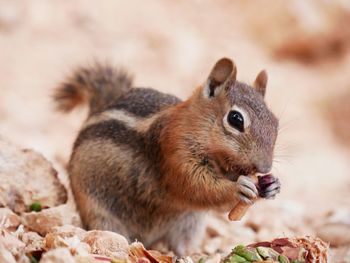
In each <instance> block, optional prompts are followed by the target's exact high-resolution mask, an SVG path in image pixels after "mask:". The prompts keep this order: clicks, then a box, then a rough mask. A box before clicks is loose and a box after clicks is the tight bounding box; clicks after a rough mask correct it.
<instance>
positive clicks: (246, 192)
mask: <svg viewBox="0 0 350 263" xmlns="http://www.w3.org/2000/svg"><path fill="white" fill-rule="evenodd" d="M237 188H238V192H237V194H238V198H239V199H240V200H241V201H243V202H245V203H247V204H253V203H254V200H255V199H257V197H258V195H259V192H258V189H257V188H256V186H255V182H254V180H253V179H252V178H250V177H248V176H244V175H241V176H240V177H238V180H237Z"/></svg>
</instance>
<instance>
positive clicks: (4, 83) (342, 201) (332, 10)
mask: <svg viewBox="0 0 350 263" xmlns="http://www.w3.org/2000/svg"><path fill="white" fill-rule="evenodd" d="M349 14H350V6H349V4H348V3H347V1H340V0H339V1H325V0H324V1H316V0H315V1H307V2H306V1H297V0H292V1H288V2H285V1H282V0H277V1H273V5H272V2H270V5H268V4H266V2H265V1H243V0H242V1H234V2H233V1H224V0H220V1H215V2H214V1H205V0H204V1H176V2H170V1H145V2H142V3H141V2H138V1H133V0H132V1H128V2H127V3H126V2H122V1H113V0H110V1H103V2H99V3H98V4H97V3H94V2H89V1H82V0H77V1H74V2H72V1H60V0H52V1H45V0H34V1H30V2H29V1H26V2H24V1H19V0H18V1H17V0H11V1H9V0H0V50H1V52H0V120H1V121H0V136H1V137H2V138H4V139H5V141H11V142H13V143H15V144H17V145H19V148H16V147H12V146H10V145H11V144H8V143H5V142H1V149H0V174H1V176H0V206H5V207H7V208H8V209H10V210H11V211H12V212H14V213H15V214H12V212H11V211H10V210H8V209H6V208H1V209H2V210H1V212H0V218H5V216H3V217H1V216H2V215H6V218H7V216H10V218H11V220H10V222H12V223H10V226H8V225H6V224H7V223H6V224H5V223H3V221H1V222H0V228H2V230H1V231H2V232H1V233H5V232H6V231H8V230H6V231H5V230H3V228H8V227H10V228H11V227H12V229H11V232H16V235H15V238H16V239H17V240H16V241H14V242H18V240H19V241H20V242H22V243H24V244H28V242H29V241H28V240H32V239H33V240H39V241H40V242H44V241H45V246H47V244H50V242H48V241H47V234H48V233H51V232H52V231H53V232H54V231H58V230H54V229H56V228H55V227H57V226H61V225H65V224H70V225H75V226H79V217H78V215H77V213H76V212H75V210H74V201H73V199H72V196H71V194H70V191H69V184H68V180H67V176H66V172H65V165H66V163H67V160H68V158H69V154H70V150H71V145H72V143H73V141H74V138H75V136H76V134H77V132H78V130H79V127H80V125H81V123H82V121H83V120H84V118H85V114H86V109H82V110H80V111H76V112H73V113H72V114H70V115H66V116H64V115H61V114H59V113H56V112H54V110H53V105H52V103H51V100H50V95H51V94H52V90H53V88H55V86H56V85H57V83H59V82H60V81H61V80H62V78H63V77H64V76H65V75H66V74H67V73H68V72H69V71H70V70H71V69H72V68H73V67H74V66H75V65H78V64H84V63H91V61H93V60H95V59H96V60H102V61H110V62H112V63H114V64H117V65H122V66H124V67H125V68H128V69H130V71H131V72H132V73H133V74H134V76H135V85H136V86H152V87H154V88H156V89H158V90H161V91H165V92H169V93H173V94H175V95H177V96H179V97H181V98H186V96H188V95H189V94H190V93H191V91H192V90H193V88H194V87H196V86H197V85H199V84H201V83H202V82H203V81H204V80H205V78H206V77H207V75H208V73H209V70H210V68H211V67H212V65H213V63H214V62H215V61H216V60H217V59H218V58H220V57H222V56H227V57H231V58H233V59H234V60H235V62H236V65H237V68H238V79H240V80H243V81H246V82H251V81H252V80H253V79H254V78H255V76H256V74H257V72H259V70H261V69H262V68H265V69H267V71H268V73H269V86H268V90H267V100H268V103H269V105H270V106H271V108H272V109H273V110H274V112H276V114H277V115H278V117H279V118H280V122H281V131H280V135H279V140H278V145H277V149H276V160H275V165H274V171H273V172H274V174H275V175H277V176H279V177H280V179H281V181H282V191H281V194H280V195H279V197H278V198H277V199H275V200H274V201H261V202H259V203H257V204H256V205H255V206H254V209H251V210H250V211H249V212H248V213H247V215H246V216H245V217H244V219H243V221H241V222H229V221H228V220H227V219H226V215H220V214H212V215H210V217H209V219H208V227H207V237H206V238H205V239H204V240H203V244H202V246H201V251H199V252H200V253H204V254H208V255H215V254H216V253H223V254H225V253H226V254H227V253H228V252H229V251H230V249H231V248H232V247H233V246H235V245H237V244H239V243H244V244H249V243H254V242H257V241H262V240H272V239H274V238H277V237H286V236H306V235H316V236H318V237H320V238H322V239H323V240H324V241H326V242H329V243H330V245H331V253H332V255H333V262H350V240H349V236H350V162H349V149H350V148H349V147H350V137H349V136H350V132H349V128H350V126H349V123H350V122H349V121H350V108H349V105H350V104H349V102H350V95H349V90H350V80H349V77H348V72H349V70H350V52H349V49H350V48H349V47H350V44H349V43H350V30H349V28H348V26H347V25H348V24H349V21H350V15H349ZM24 148H25V149H34V150H35V151H36V152H39V153H40V154H42V155H43V156H44V157H45V158H46V159H48V160H49V161H50V162H51V163H52V164H53V167H54V168H52V167H51V166H50V165H48V164H47V163H46V161H45V159H44V157H41V155H40V154H37V155H36V154H34V156H32V152H30V151H29V150H26V151H22V150H21V149H24ZM18 155H21V156H22V157H21V159H17V158H19V157H18ZM16 156H17V157H16ZM33 161H34V162H35V163H39V164H40V165H38V166H35V167H27V166H26V165H27V164H28V163H30V162H33ZM38 167H39V168H38ZM33 169H37V170H35V173H33ZM55 171H57V174H56V172H55ZM28 174H35V175H36V176H37V175H47V177H48V178H50V179H49V181H47V182H46V183H47V186H48V189H50V193H51V194H50V195H47V196H45V195H42V193H41V190H42V189H43V187H41V188H40V189H38V185H37V183H36V182H37V181H36V179H34V178H31V177H30V178H31V179H30V180H29V177H27V176H26V175H28ZM4 175H6V176H7V177H10V178H12V177H14V176H18V178H22V179H21V180H20V179H18V180H16V181H15V182H16V184H14V185H13V184H12V185H11V184H9V183H8V182H7V181H6V179H4V178H5V176H4ZM13 187H15V188H16V189H19V190H18V191H14V192H13V191H12V190H11V191H10V189H14V188H13ZM50 187H52V188H50ZM46 188H47V187H45V189H46ZM32 189H34V190H33V191H34V192H35V193H36V194H35V195H33V194H32V193H29V192H28V191H32ZM34 197H35V199H40V203H41V204H42V205H43V206H44V208H49V207H50V209H44V210H43V211H42V212H39V213H35V212H29V210H28V209H29V207H30V205H31V204H32V203H33V202H35V201H37V200H34V199H30V198H34ZM28 198H29V199H28ZM13 200H27V201H23V202H19V203H18V202H14V201H13ZM39 215H44V219H40V220H46V221H44V222H45V223H43V221H40V220H39V221H38V218H37V217H38V216H39ZM62 220H63V221H62ZM6 222H7V221H6ZM20 225H23V227H19V226H20ZM28 225H30V229H31V230H30V231H31V232H28V229H26V226H28ZM43 226H45V227H46V229H38V228H36V227H39V228H42V227H43ZM61 230H62V229H61ZM61 230H59V231H61ZM21 231H22V232H21ZM65 231H66V232H67V231H68V232H69V231H73V230H72V229H69V230H65V229H63V230H62V232H65ZM74 231H78V232H79V233H77V232H74ZM74 231H73V232H74V234H72V235H71V234H69V235H71V236H70V237H73V241H71V242H73V243H74V242H76V243H74V244H80V243H81V242H80V243H79V242H77V241H74V239H75V238H74V236H77V237H78V239H79V240H80V241H81V240H83V239H84V238H88V237H86V236H89V235H97V234H96V233H89V234H86V233H85V232H84V234H81V233H82V232H83V231H84V230H81V229H79V230H77V229H76V228H74ZM24 233H26V234H25V236H27V237H23V235H24ZM27 233H30V234H27ZM80 234H81V235H80ZM6 235H7V234H3V235H2V236H1V237H0V244H1V242H2V241H4V240H5V239H6V240H8V239H9V238H10V239H11V238H12V237H9V236H6ZM12 236H13V235H12ZM118 238H119V237H118ZM39 241H38V242H39ZM61 241H62V240H61ZM61 241H60V242H61ZM40 242H39V244H42V243H40ZM62 242H63V241H62ZM64 242H66V241H64ZM64 242H63V243H64ZM69 242H70V241H69ZM120 242H121V244H123V241H120ZM83 243H84V244H87V245H82V246H84V249H85V250H87V251H90V252H91V251H94V250H91V249H93V247H94V242H90V243H88V242H83ZM21 246H25V245H21ZM21 246H20V247H21ZM67 246H68V247H69V246H70V245H66V247H67ZM87 246H89V248H87ZM26 247H28V245H27V246H26ZM4 249H5V248H4V247H1V246H0V250H1V251H0V253H5V252H4V251H5V250H4ZM27 249H28V248H27ZM89 249H90V250H89ZM6 250H7V249H6ZM85 250H84V251H85ZM33 251H34V250H33ZM82 251H83V250H82ZM121 251H122V250H121ZM125 251H126V249H125ZM12 252H13V251H12ZM66 252H67V251H66ZM66 252H62V253H66ZM57 253H60V252H57ZM68 253H71V251H70V252H68ZM125 253H127V252H125ZM5 254H6V253H5ZM105 256H106V254H105ZM107 256H108V255H107ZM0 261H1V260H0ZM1 262H2V261H1ZM47 262H50V261H47ZM51 262H52V261H51Z"/></svg>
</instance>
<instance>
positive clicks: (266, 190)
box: [259, 175, 281, 199]
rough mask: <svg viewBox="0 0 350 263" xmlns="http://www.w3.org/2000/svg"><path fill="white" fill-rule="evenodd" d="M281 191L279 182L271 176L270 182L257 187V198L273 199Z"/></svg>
mask: <svg viewBox="0 0 350 263" xmlns="http://www.w3.org/2000/svg"><path fill="white" fill-rule="evenodd" d="M280 191H281V182H280V180H279V179H278V178H277V177H275V176H272V175H271V182H270V183H269V184H267V185H264V186H263V187H262V186H260V187H259V196H260V197H262V198H266V199H274V198H275V197H276V195H277V194H278V193H279V192H280Z"/></svg>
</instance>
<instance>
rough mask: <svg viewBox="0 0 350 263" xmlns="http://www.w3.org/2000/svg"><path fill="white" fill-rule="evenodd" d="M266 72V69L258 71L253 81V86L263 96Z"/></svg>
mask: <svg viewBox="0 0 350 263" xmlns="http://www.w3.org/2000/svg"><path fill="white" fill-rule="evenodd" d="M267 79H268V77H267V72H266V70H262V71H260V73H259V74H258V76H256V79H255V81H254V84H253V87H254V88H255V89H256V90H257V91H258V92H259V93H260V94H261V95H262V96H263V97H264V96H265V92H266V85H267Z"/></svg>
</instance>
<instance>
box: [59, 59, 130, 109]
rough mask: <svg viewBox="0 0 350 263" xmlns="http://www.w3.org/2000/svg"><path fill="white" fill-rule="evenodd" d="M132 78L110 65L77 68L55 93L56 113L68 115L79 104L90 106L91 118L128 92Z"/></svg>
mask: <svg viewBox="0 0 350 263" xmlns="http://www.w3.org/2000/svg"><path fill="white" fill-rule="evenodd" d="M131 85H132V78H131V77H130V76H129V75H128V74H127V73H126V72H125V71H123V70H120V69H116V68H113V67H111V66H109V65H102V64H98V63H96V64H94V65H93V66H90V67H80V68H77V69H76V70H75V71H73V74H71V75H70V76H68V78H67V79H66V80H65V81H64V82H63V83H62V84H61V85H59V87H58V88H57V89H56V90H55V93H54V95H53V98H54V101H55V103H56V106H57V109H58V110H60V111H63V112H69V111H71V110H72V109H73V108H74V107H76V106H78V105H81V104H85V103H86V104H89V106H90V114H91V113H94V112H97V111H101V110H104V109H105V108H106V107H107V106H109V105H110V104H111V103H113V102H114V101H115V100H116V99H117V98H118V97H120V96H121V95H122V94H124V93H125V92H127V91H128V90H129V89H130V88H131Z"/></svg>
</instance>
